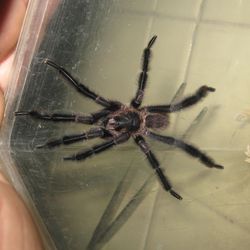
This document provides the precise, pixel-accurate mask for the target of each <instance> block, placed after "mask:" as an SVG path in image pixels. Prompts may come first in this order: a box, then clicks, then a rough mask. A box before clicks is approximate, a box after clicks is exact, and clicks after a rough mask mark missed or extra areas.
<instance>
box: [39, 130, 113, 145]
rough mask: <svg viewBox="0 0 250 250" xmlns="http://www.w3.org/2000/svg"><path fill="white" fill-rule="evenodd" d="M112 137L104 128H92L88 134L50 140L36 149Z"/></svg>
mask: <svg viewBox="0 0 250 250" xmlns="http://www.w3.org/2000/svg"><path fill="white" fill-rule="evenodd" d="M108 136H111V134H110V133H109V132H108V131H107V130H106V129H104V128H101V127H99V128H92V129H90V130H89V131H87V132H86V133H81V134H74V135H65V136H63V137H62V138H60V139H56V140H50V141H48V142H46V143H45V144H42V145H37V146H36V148H54V147H57V146H60V145H69V144H72V143H75V142H78V141H84V140H88V139H93V138H98V137H100V138H104V137H108Z"/></svg>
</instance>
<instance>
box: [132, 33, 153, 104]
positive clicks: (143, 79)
mask: <svg viewBox="0 0 250 250" xmlns="http://www.w3.org/2000/svg"><path fill="white" fill-rule="evenodd" d="M156 38H157V36H153V37H152V38H151V40H150V41H149V43H148V46H147V47H146V48H145V49H144V52H143V61H142V71H141V73H140V76H139V80H138V89H137V92H136V95H135V97H134V98H133V100H132V101H131V106H133V107H134V108H138V107H139V106H140V105H141V103H142V99H143V96H144V89H145V87H146V83H147V79H148V74H147V72H148V65H149V60H150V56H151V47H152V46H153V44H154V42H155V40H156Z"/></svg>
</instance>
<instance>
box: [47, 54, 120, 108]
mask: <svg viewBox="0 0 250 250" xmlns="http://www.w3.org/2000/svg"><path fill="white" fill-rule="evenodd" d="M44 63H46V64H48V65H49V66H51V67H53V68H55V69H56V70H57V71H58V72H59V74H61V75H62V76H63V77H64V78H65V79H66V80H67V81H68V82H70V83H71V84H72V85H73V86H74V87H75V89H76V90H77V91H78V92H80V93H81V94H83V95H84V96H86V97H88V98H90V99H92V100H94V101H95V102H96V103H98V104H100V105H102V106H104V107H106V108H112V109H113V108H114V106H117V108H119V106H120V105H119V103H118V102H114V101H110V100H107V99H105V98H104V97H102V96H99V95H97V94H96V93H94V92H93V91H92V90H90V89H89V88H88V87H86V86H85V85H84V84H82V83H80V82H78V81H77V80H76V79H75V78H74V77H73V76H72V75H71V74H70V73H69V72H68V71H67V70H66V69H64V68H63V67H61V66H60V65H58V64H56V63H55V62H53V61H51V60H49V59H45V60H44Z"/></svg>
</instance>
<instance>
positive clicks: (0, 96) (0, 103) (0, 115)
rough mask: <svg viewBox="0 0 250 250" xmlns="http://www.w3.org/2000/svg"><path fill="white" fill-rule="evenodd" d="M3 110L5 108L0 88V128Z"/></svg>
mask: <svg viewBox="0 0 250 250" xmlns="http://www.w3.org/2000/svg"><path fill="white" fill-rule="evenodd" d="M4 108H5V104H4V93H3V91H2V89H1V88H0V126H1V124H2V120H3V116H4Z"/></svg>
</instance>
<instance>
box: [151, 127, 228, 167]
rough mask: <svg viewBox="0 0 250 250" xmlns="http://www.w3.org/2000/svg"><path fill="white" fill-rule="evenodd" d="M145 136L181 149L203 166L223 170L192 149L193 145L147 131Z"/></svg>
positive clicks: (210, 159)
mask: <svg viewBox="0 0 250 250" xmlns="http://www.w3.org/2000/svg"><path fill="white" fill-rule="evenodd" d="M147 136H148V137H150V138H152V139H155V140H157V141H161V142H163V143H166V144H168V145H171V146H175V147H177V148H180V149H182V150H183V151H185V152H186V153H187V154H189V155H191V156H193V157H195V158H198V159H199V161H200V162H201V163H203V164H204V165H205V166H207V167H209V168H218V169H223V168H224V167H223V166H221V165H218V164H216V163H215V162H214V160H213V159H212V158H210V157H209V156H207V155H206V154H205V153H203V152H201V151H200V150H199V149H198V148H196V147H194V146H193V145H190V144H187V143H185V142H183V141H182V140H178V139H175V138H173V137H170V136H163V135H158V134H155V133H153V132H150V131H147Z"/></svg>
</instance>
